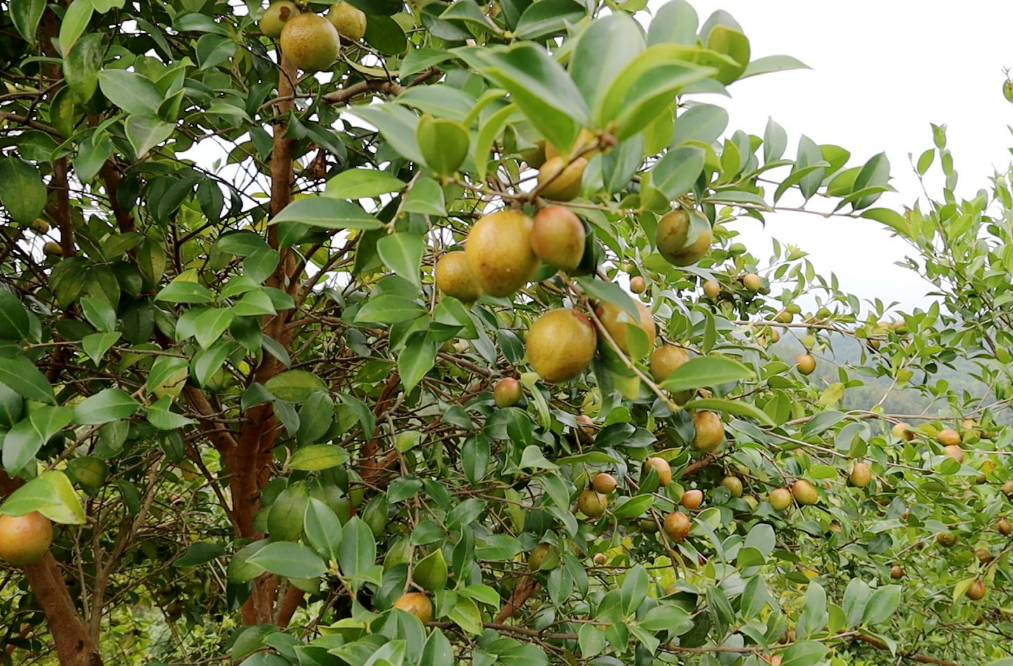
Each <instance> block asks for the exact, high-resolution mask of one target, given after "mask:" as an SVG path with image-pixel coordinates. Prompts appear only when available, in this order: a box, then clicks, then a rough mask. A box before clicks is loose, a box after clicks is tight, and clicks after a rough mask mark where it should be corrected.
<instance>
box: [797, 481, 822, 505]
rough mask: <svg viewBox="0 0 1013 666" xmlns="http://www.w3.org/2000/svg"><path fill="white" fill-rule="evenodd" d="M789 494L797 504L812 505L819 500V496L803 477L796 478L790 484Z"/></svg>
mask: <svg viewBox="0 0 1013 666" xmlns="http://www.w3.org/2000/svg"><path fill="white" fill-rule="evenodd" d="M791 496H792V497H794V498H795V501H796V502H798V503H799V504H805V505H812V504H816V503H817V502H819V501H820V496H819V494H818V493H817V492H816V489H815V488H813V485H812V484H811V483H809V482H808V481H806V480H805V479H798V480H797V481H795V483H793V484H791Z"/></svg>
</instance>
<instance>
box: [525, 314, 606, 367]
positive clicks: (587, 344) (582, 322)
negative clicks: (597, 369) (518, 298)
mask: <svg viewBox="0 0 1013 666" xmlns="http://www.w3.org/2000/svg"><path fill="white" fill-rule="evenodd" d="M597 341H598V336H597V334H596V333H595V332H594V325H593V324H592V323H591V320H590V319H588V318H587V317H585V316H584V315H583V314H581V313H580V312H577V311H576V310H570V309H569V308H557V309H555V310H549V311H548V312H546V313H545V314H543V315H542V316H541V317H539V318H538V319H537V320H536V321H535V323H534V324H532V325H531V330H529V331H528V339H527V352H528V362H529V363H530V364H531V367H532V368H534V370H535V372H537V373H538V374H539V376H540V377H541V378H542V379H543V380H545V381H547V382H549V383H553V384H554V383H556V382H565V381H567V380H570V379H573V378H574V377H576V376H577V375H579V374H580V373H581V372H583V371H584V369H585V368H586V367H587V366H588V364H589V363H590V362H591V359H592V358H594V351H595V347H596V344H597Z"/></svg>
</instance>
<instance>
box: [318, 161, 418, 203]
mask: <svg viewBox="0 0 1013 666" xmlns="http://www.w3.org/2000/svg"><path fill="white" fill-rule="evenodd" d="M404 188H405V183H404V182H403V181H402V180H400V179H399V178H397V177H395V176H392V175H391V174H389V173H387V172H386V171H380V170H378V169H365V168H361V167H360V168H356V169H348V170H347V171H342V172H341V173H339V174H338V175H337V176H335V177H334V178H331V179H330V180H328V181H327V185H326V187H325V188H324V196H328V197H334V198H335V199H366V198H372V197H378V196H380V195H381V194H389V193H391V192H400V191H401V190H403V189H404Z"/></svg>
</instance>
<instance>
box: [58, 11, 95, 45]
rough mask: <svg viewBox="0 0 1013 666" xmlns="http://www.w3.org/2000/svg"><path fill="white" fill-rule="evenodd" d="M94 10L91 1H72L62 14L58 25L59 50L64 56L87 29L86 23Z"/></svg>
mask: <svg viewBox="0 0 1013 666" xmlns="http://www.w3.org/2000/svg"><path fill="white" fill-rule="evenodd" d="M94 11H95V9H94V6H93V5H92V2H91V0H74V1H73V2H72V3H70V6H69V7H67V11H66V12H64V13H63V21H62V22H61V23H60V37H59V42H60V50H61V51H63V53H64V54H66V53H67V52H68V51H70V49H71V47H72V46H74V43H75V42H76V41H77V39H78V37H80V36H81V35H82V34H84V31H85V30H87V29H88V22H89V21H91V16H92V14H93V13H94Z"/></svg>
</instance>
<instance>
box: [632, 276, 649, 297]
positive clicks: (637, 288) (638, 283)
mask: <svg viewBox="0 0 1013 666" xmlns="http://www.w3.org/2000/svg"><path fill="white" fill-rule="evenodd" d="M630 291H632V292H633V293H634V294H642V293H644V292H645V291H647V280H645V279H644V278H643V277H641V276H639V275H634V276H633V277H631V278H630Z"/></svg>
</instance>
